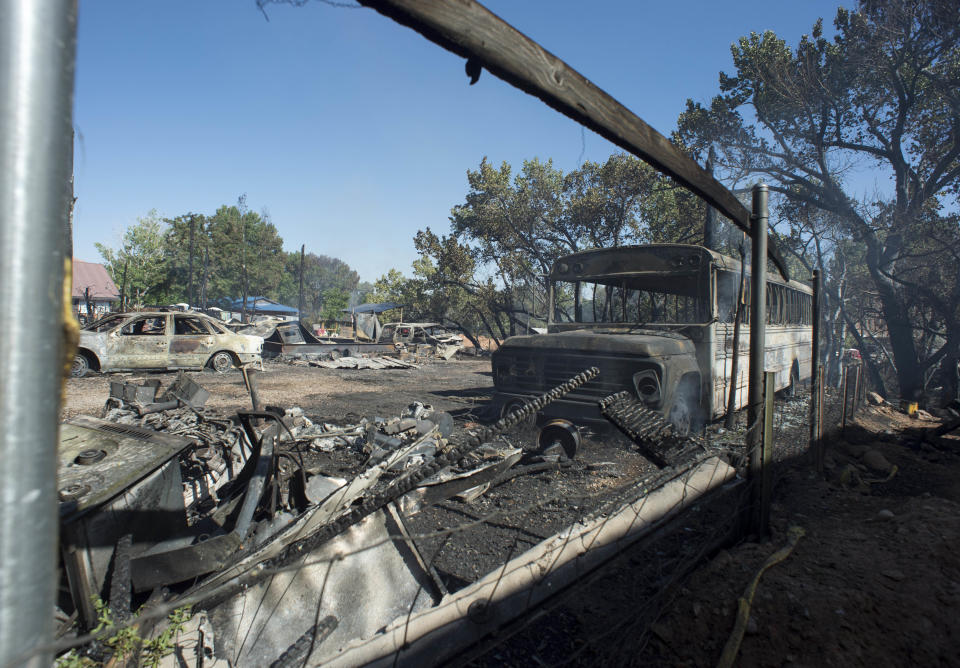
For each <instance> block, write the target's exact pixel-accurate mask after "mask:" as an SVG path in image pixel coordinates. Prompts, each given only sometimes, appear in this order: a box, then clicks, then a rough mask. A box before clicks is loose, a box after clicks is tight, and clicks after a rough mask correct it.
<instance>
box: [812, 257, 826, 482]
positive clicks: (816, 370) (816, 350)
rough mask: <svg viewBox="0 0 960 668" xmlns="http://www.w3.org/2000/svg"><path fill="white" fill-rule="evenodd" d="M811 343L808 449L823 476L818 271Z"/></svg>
mask: <svg viewBox="0 0 960 668" xmlns="http://www.w3.org/2000/svg"><path fill="white" fill-rule="evenodd" d="M812 320H813V336H812V338H813V341H812V348H813V350H812V352H811V357H810V382H811V384H812V385H811V387H810V448H811V450H813V459H814V463H815V464H816V468H817V473H819V474H820V475H823V448H822V447H821V444H820V442H819V438H818V432H817V425H818V424H819V419H820V411H821V410H822V409H821V406H820V270H819V269H814V270H813V315H812Z"/></svg>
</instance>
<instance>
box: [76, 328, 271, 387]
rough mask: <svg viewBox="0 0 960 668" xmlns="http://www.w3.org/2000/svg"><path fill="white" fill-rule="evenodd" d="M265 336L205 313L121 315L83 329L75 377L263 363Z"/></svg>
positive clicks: (225, 368) (226, 368) (219, 368)
mask: <svg viewBox="0 0 960 668" xmlns="http://www.w3.org/2000/svg"><path fill="white" fill-rule="evenodd" d="M262 348H263V339H262V338H261V337H259V336H250V335H246V334H235V333H233V332H231V331H230V330H228V329H227V328H226V327H224V326H223V325H221V324H220V323H219V322H217V321H216V320H214V319H213V318H210V317H208V316H205V315H203V314H201V313H193V312H186V313H166V312H142V313H118V314H114V315H108V316H106V317H105V318H101V319H100V320H97V321H96V322H93V323H91V324H90V325H87V326H86V327H84V328H83V329H82V330H81V331H80V342H79V346H78V348H77V354H76V356H75V357H74V359H73V371H72V375H73V376H74V377H75V378H80V377H83V376H85V375H86V374H87V373H88V372H89V371H90V370H94V371H101V372H107V371H132V370H137V371H140V370H148V369H152V370H172V369H194V370H200V369H203V368H204V367H210V368H212V369H213V370H214V371H217V372H219V373H225V372H227V371H229V370H230V369H232V368H233V367H235V366H240V365H244V364H250V363H257V362H260V361H261V357H260V353H261V350H262Z"/></svg>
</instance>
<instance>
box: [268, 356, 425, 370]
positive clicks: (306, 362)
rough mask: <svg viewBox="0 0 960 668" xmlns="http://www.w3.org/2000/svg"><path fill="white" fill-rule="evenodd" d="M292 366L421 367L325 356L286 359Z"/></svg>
mask: <svg viewBox="0 0 960 668" xmlns="http://www.w3.org/2000/svg"><path fill="white" fill-rule="evenodd" d="M286 359H287V361H288V363H289V364H291V365H292V366H316V367H321V368H324V369H419V368H420V365H419V364H416V363H414V362H407V361H405V360H402V359H400V358H398V357H386V356H377V357H367V356H359V357H354V356H340V355H333V354H330V353H328V354H325V355H296V356H292V357H290V356H287V357H286Z"/></svg>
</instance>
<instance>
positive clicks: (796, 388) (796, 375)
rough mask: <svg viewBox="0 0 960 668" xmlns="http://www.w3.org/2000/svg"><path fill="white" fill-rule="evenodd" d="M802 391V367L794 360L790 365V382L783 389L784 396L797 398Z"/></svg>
mask: <svg viewBox="0 0 960 668" xmlns="http://www.w3.org/2000/svg"><path fill="white" fill-rule="evenodd" d="M799 392H800V369H799V368H797V363H796V362H794V363H793V366H792V367H790V384H789V385H787V386H786V388H784V390H783V396H784V397H786V398H787V399H795V398H796V397H797V395H798V394H799Z"/></svg>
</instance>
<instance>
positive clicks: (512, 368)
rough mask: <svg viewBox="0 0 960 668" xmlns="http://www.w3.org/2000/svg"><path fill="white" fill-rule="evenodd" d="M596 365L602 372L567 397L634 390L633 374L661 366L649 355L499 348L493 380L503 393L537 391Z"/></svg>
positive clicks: (578, 398) (583, 398)
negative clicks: (609, 354)
mask: <svg viewBox="0 0 960 668" xmlns="http://www.w3.org/2000/svg"><path fill="white" fill-rule="evenodd" d="M592 366H596V367H598V368H599V369H600V374H599V375H598V376H597V377H596V378H594V379H593V380H591V381H590V382H588V383H586V384H584V385H583V386H581V387H580V388H578V389H577V390H576V391H575V392H571V393H570V394H569V395H567V399H570V400H574V401H582V402H589V403H595V402H598V401H599V400H600V399H603V398H604V397H607V396H610V395H611V394H614V393H616V392H619V391H621V390H629V391H630V393H631V394H633V393H635V388H634V387H633V375H634V374H635V373H637V372H638V371H643V370H645V369H656V370H657V374H658V375H660V370H659V366H658V365H657V364H656V363H654V362H652V361H650V360H649V358H644V359H636V358H624V357H615V356H605V355H585V354H582V353H581V354H578V353H571V352H569V351H566V350H542V349H537V350H500V351H497V353H496V357H495V358H494V363H493V380H494V384H495V385H496V388H497V389H498V390H499V391H501V392H511V393H516V394H538V393H542V392H546V391H547V390H549V389H550V388H551V387H554V386H556V385H559V384H561V383H563V382H564V381H566V380H567V379H568V378H569V377H570V376H571V375H573V374H576V373H579V372H581V371H583V370H584V369H589V368H590V367H592Z"/></svg>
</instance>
